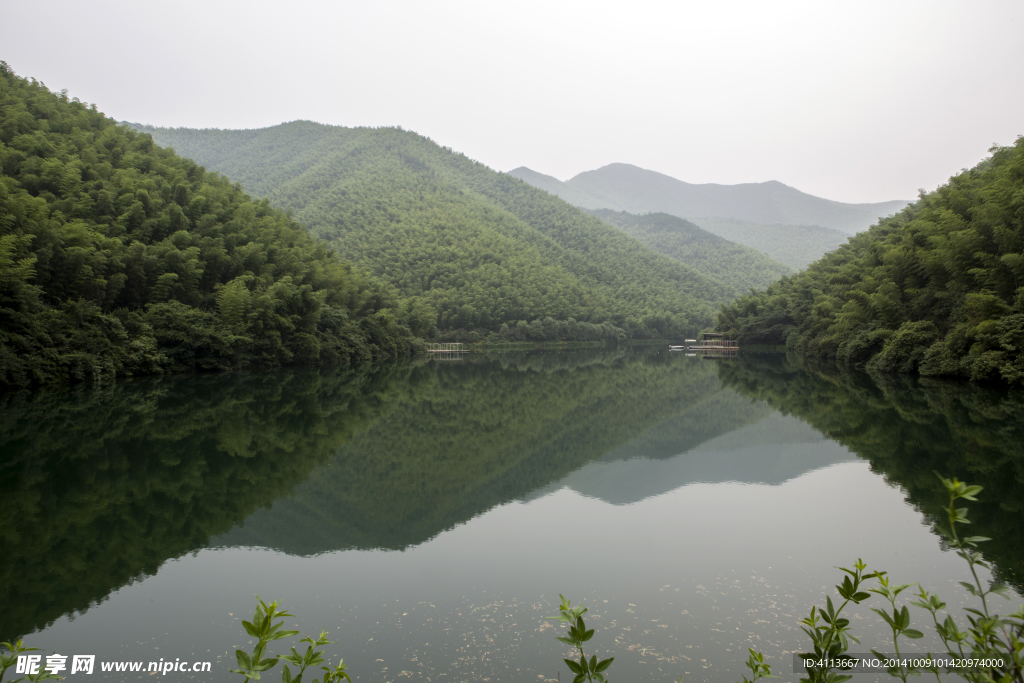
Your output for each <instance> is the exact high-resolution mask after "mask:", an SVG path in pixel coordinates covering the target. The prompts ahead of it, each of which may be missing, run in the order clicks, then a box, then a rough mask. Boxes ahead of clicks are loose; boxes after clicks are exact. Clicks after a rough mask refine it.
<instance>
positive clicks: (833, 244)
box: [690, 218, 850, 270]
mask: <svg viewBox="0 0 1024 683" xmlns="http://www.w3.org/2000/svg"><path fill="white" fill-rule="evenodd" d="M690 220H692V221H693V222H694V223H696V224H697V225H699V226H700V227H702V228H704V229H705V230H707V231H708V232H710V233H712V234H714V235H718V236H719V237H721V238H723V239H727V240H729V241H730V242H736V243H738V244H742V245H745V246H748V247H750V248H751V249H756V250H757V251H759V252H761V253H762V254H766V255H768V256H770V257H771V258H773V259H775V260H776V261H778V262H779V263H784V264H786V265H787V266H789V267H790V268H792V269H793V270H803V269H804V268H806V267H807V266H809V265H811V264H812V263H814V262H815V261H817V260H818V259H820V258H821V257H822V256H824V255H825V254H826V253H828V252H830V251H833V250H834V249H837V248H839V245H841V244H845V243H846V240H847V239H849V237H850V236H849V235H847V234H846V233H844V232H840V231H838V230H834V229H832V228H823V227H821V226H820V225H784V224H781V223H751V222H749V221H741V220H739V219H738V218H691V219H690Z"/></svg>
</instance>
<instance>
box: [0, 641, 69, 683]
mask: <svg viewBox="0 0 1024 683" xmlns="http://www.w3.org/2000/svg"><path fill="white" fill-rule="evenodd" d="M5 650H6V652H7V654H3V652H4V651H5ZM38 651H39V648H38V647H25V646H24V645H22V642H21V638H19V639H18V640H16V641H14V642H13V643H9V642H8V643H0V681H3V680H4V675H5V674H6V673H7V670H8V669H10V668H11V667H12V666H14V665H15V663H17V661H18V657H19V656H23V654H22V653H25V652H38ZM62 678H63V676H58V675H57V674H55V673H52V672H51V671H48V670H47V669H45V668H39V669H38V670H37V671H36V673H29V674H26V675H25V676H24V677H22V678H15V679H14V680H13V681H11V682H10V683H20V682H21V681H31V683H38V682H39V681H47V680H61V679H62Z"/></svg>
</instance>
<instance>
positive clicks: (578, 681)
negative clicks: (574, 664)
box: [572, 674, 587, 683]
mask: <svg viewBox="0 0 1024 683" xmlns="http://www.w3.org/2000/svg"><path fill="white" fill-rule="evenodd" d="M585 680H587V675H586V674H577V675H576V678H574V679H572V683H583V681H585Z"/></svg>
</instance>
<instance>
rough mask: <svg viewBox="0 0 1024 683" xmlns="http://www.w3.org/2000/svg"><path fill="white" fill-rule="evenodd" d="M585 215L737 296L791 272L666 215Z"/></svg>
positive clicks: (608, 212)
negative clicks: (710, 279) (722, 286)
mask: <svg viewBox="0 0 1024 683" xmlns="http://www.w3.org/2000/svg"><path fill="white" fill-rule="evenodd" d="M588 213H591V214H593V215H594V216H597V217H598V218H600V219H601V220H603V221H605V222H606V223H610V224H612V225H614V226H615V227H617V228H619V229H621V230H622V231H623V232H624V233H626V234H627V235H629V236H631V237H635V238H636V239H637V240H639V241H640V242H642V243H643V244H646V245H647V246H648V247H650V248H651V249H654V250H655V251H656V252H658V253H660V254H665V255H666V256H671V257H672V258H674V259H678V260H680V261H682V262H683V263H685V264H687V265H688V266H691V267H692V268H694V269H696V270H698V271H700V272H701V273H704V274H705V275H707V276H709V277H713V278H715V279H716V280H719V281H720V282H723V283H725V284H727V285H728V286H730V287H733V288H734V289H735V290H736V292H737V294H741V293H745V292H749V291H750V290H751V289H764V288H765V287H767V286H768V285H769V284H771V283H772V282H775V281H776V280H778V279H779V278H780V277H782V276H783V275H789V274H790V273H792V272H793V271H792V270H791V269H790V268H788V267H786V266H784V265H782V264H781V263H779V262H777V261H773V260H772V259H770V258H768V257H767V256H765V255H764V254H762V253H761V252H759V251H756V250H754V249H751V248H750V247H745V246H743V245H741V244H736V243H735V242H730V241H728V240H724V239H722V238H721V237H718V236H717V235H713V234H711V233H710V232H708V231H707V230H702V229H700V228H699V227H697V226H696V225H694V224H693V223H690V222H689V221H687V220H683V219H682V218H679V217H677V216H672V215H669V214H667V213H648V214H643V215H640V216H638V215H636V214H632V213H626V212H625V211H612V210H610V209H595V210H591V211H589V212H588Z"/></svg>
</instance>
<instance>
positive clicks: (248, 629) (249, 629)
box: [242, 621, 260, 638]
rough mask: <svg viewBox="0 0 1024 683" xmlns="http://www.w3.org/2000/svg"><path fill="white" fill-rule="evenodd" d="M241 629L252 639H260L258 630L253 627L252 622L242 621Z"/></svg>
mask: <svg viewBox="0 0 1024 683" xmlns="http://www.w3.org/2000/svg"><path fill="white" fill-rule="evenodd" d="M242 628H244V629H245V632H246V633H248V634H249V635H250V636H252V637H253V638H259V637H260V632H259V629H257V628H256V627H255V626H253V625H252V622H249V621H243V622H242Z"/></svg>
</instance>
